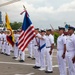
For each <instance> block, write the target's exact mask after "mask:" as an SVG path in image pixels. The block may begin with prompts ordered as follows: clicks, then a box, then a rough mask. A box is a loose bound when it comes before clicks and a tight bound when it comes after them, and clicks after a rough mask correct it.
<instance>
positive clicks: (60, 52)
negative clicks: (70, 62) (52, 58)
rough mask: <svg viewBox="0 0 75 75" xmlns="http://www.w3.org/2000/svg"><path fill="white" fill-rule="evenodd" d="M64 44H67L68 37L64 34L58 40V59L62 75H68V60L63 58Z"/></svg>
mask: <svg viewBox="0 0 75 75" xmlns="http://www.w3.org/2000/svg"><path fill="white" fill-rule="evenodd" d="M64 44H66V36H64V34H62V35H60V36H59V37H58V39H57V59H58V65H59V72H60V75H67V72H66V59H65V58H64V59H63V58H62V55H63V52H64Z"/></svg>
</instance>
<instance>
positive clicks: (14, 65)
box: [0, 50, 59, 75]
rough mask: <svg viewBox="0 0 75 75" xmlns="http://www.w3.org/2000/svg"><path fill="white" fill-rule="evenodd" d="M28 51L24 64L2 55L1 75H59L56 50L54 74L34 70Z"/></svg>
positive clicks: (0, 55) (0, 61)
mask: <svg viewBox="0 0 75 75" xmlns="http://www.w3.org/2000/svg"><path fill="white" fill-rule="evenodd" d="M27 56H28V51H27V50H26V60H25V62H24V63H20V62H19V61H15V60H14V59H12V57H13V53H11V56H6V55H3V54H0V75H59V70H58V64H57V58H56V50H54V52H53V73H52V74H47V73H45V72H44V71H39V70H37V69H33V68H32V67H33V66H34V60H32V59H30V58H27Z"/></svg>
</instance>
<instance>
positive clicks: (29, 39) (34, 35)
mask: <svg viewBox="0 0 75 75" xmlns="http://www.w3.org/2000/svg"><path fill="white" fill-rule="evenodd" d="M34 37H35V35H33V36H32V38H30V39H29V40H28V42H27V43H29V42H30V41H31V40H32V39H33V38H34ZM27 45H28V44H26V45H25V46H24V48H23V50H22V51H24V49H25V48H26V47H27Z"/></svg>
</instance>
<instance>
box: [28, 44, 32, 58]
mask: <svg viewBox="0 0 75 75" xmlns="http://www.w3.org/2000/svg"><path fill="white" fill-rule="evenodd" d="M28 51H29V56H30V57H32V43H30V44H29V45H28Z"/></svg>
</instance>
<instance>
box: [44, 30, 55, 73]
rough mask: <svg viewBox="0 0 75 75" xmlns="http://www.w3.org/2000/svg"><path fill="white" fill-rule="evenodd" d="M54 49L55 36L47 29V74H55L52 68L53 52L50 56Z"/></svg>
mask: <svg viewBox="0 0 75 75" xmlns="http://www.w3.org/2000/svg"><path fill="white" fill-rule="evenodd" d="M53 48H54V36H53V35H52V34H51V29H47V31H46V51H45V53H46V65H47V71H45V72H46V73H53V68H52V52H51V54H50V51H51V50H53Z"/></svg>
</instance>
